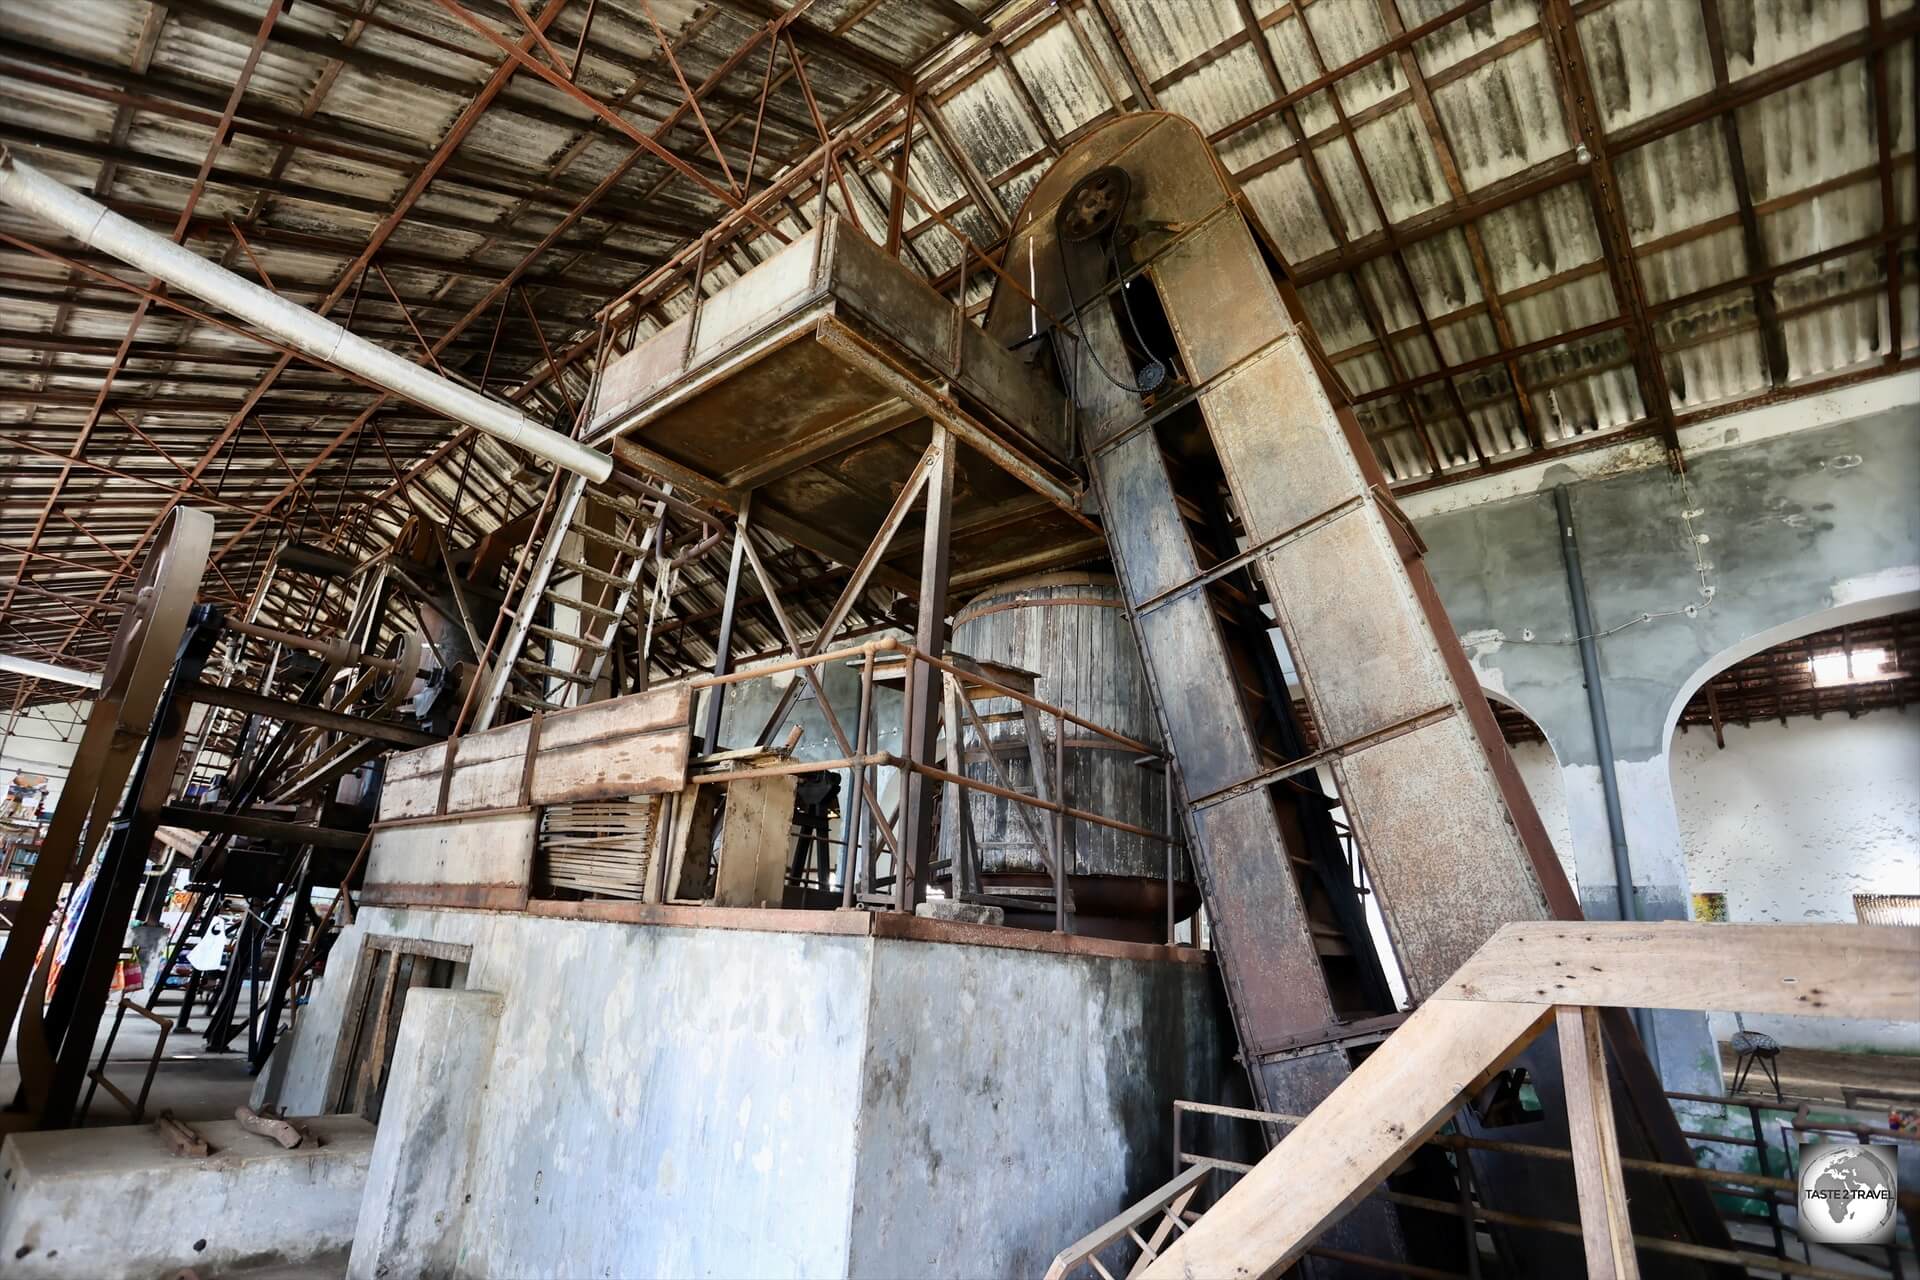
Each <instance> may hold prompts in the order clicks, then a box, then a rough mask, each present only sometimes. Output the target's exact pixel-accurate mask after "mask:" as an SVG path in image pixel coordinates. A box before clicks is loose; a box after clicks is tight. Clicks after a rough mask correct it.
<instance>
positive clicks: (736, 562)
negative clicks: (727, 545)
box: [700, 493, 753, 754]
mask: <svg viewBox="0 0 1920 1280" xmlns="http://www.w3.org/2000/svg"><path fill="white" fill-rule="evenodd" d="M752 507H753V494H752V493H748V494H747V496H746V497H744V498H742V499H741V500H740V515H739V518H738V519H736V520H735V521H734V522H733V562H732V563H731V564H729V565H728V566H727V595H726V599H725V600H724V601H722V602H721V605H720V631H719V634H718V635H717V636H716V637H715V638H714V642H713V674H714V675H716V676H723V675H725V674H727V672H728V671H729V670H730V669H731V668H732V658H731V651H732V649H733V614H734V607H735V606H736V605H737V604H738V603H739V600H740V565H741V562H742V561H743V560H744V559H745V558H746V554H747V519H748V514H749V512H750V511H751V510H752ZM726 701H727V686H726V685H723V684H717V685H714V686H713V687H712V688H711V689H709V690H707V719H706V728H705V729H704V731H703V732H702V735H701V739H700V741H701V748H700V749H701V750H702V751H705V752H707V753H708V754H712V753H713V752H715V751H718V750H719V749H720V713H721V710H722V709H723V708H724V707H725V706H726Z"/></svg>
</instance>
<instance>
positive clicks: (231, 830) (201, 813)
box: [158, 804, 367, 849]
mask: <svg viewBox="0 0 1920 1280" xmlns="http://www.w3.org/2000/svg"><path fill="white" fill-rule="evenodd" d="M158 821H159V823H160V825H161V826H163V827H180V828H182V829H183V830H186V831H213V832H219V833H222V834H225V835H235V836H250V837H252V838H254V839H256V840H268V841H272V842H274V843H276V844H292V845H300V844H310V845H314V846H316V847H318V848H322V849H358V848H359V847H360V844H361V842H362V841H363V840H365V839H366V838H367V833H366V832H364V831H341V830H339V829H337V828H334V827H316V826H312V825H310V824H308V823H305V822H282V821H280V820H279V819H277V818H261V817H256V816H254V815H253V814H247V813H222V812H220V811H219V810H216V809H196V808H194V807H192V806H191V805H179V804H170V805H166V806H164V807H163V808H162V809H161V810H160V816H159V819H158Z"/></svg>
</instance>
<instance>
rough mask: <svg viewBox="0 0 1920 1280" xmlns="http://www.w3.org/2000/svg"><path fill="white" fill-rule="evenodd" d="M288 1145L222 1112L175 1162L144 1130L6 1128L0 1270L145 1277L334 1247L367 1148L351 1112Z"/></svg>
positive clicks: (28, 1276)
mask: <svg viewBox="0 0 1920 1280" xmlns="http://www.w3.org/2000/svg"><path fill="white" fill-rule="evenodd" d="M308 1123H309V1124H311V1125H312V1127H313V1128H314V1130H315V1131H316V1132H317V1133H318V1134H319V1135H320V1137H321V1140H322V1142H323V1144H324V1145H322V1146H320V1147H318V1148H313V1147H309V1146H307V1145H306V1144H303V1145H302V1146H301V1147H299V1148H296V1149H295V1150H292V1151H288V1150H285V1149H283V1148H282V1147H280V1146H278V1145H277V1144H275V1143H273V1142H270V1141H268V1140H267V1139H265V1138H261V1137H257V1136H255V1135H253V1134H250V1133H248V1132H246V1131H245V1130H243V1129H242V1128H241V1127H240V1126H239V1124H238V1123H237V1122H235V1121H232V1120H220V1121H208V1122H204V1123H200V1124H196V1125H195V1126H194V1127H195V1128H196V1129H198V1130H199V1131H200V1133H202V1134H203V1135H205V1137H206V1139H207V1141H208V1142H209V1143H210V1144H211V1145H212V1147H213V1154H212V1155H210V1156H208V1157H207V1158H205V1159H192V1158H189V1157H183V1156H176V1155H174V1154H173V1152H172V1151H170V1150H168V1148H167V1145H166V1143H165V1141H164V1140H162V1139H161V1137H160V1135H159V1133H158V1131H157V1130H156V1129H155V1128H154V1127H153V1126H152V1125H138V1126H135V1125H128V1126H123V1127H120V1128H113V1129H59V1130H52V1131H49V1132H46V1133H16V1134H10V1135H8V1137H7V1140H6V1143H5V1145H4V1146H0V1170H4V1173H0V1268H4V1272H5V1274H6V1275H7V1276H8V1277H9V1280H12V1278H14V1277H19V1278H20V1280H41V1278H42V1277H45V1278H46V1280H70V1278H71V1277H77V1276H86V1277H90V1278H91V1280H119V1278H120V1277H125V1278H126V1280H152V1277H154V1276H159V1275H170V1274H172V1273H173V1272H175V1271H177V1270H179V1269H180V1268H182V1267H193V1268H194V1269H195V1270H197V1271H199V1272H200V1273H201V1274H203V1275H207V1274H215V1273H218V1272H221V1271H226V1270H228V1269H230V1268H234V1267H241V1266H250V1265H257V1264H263V1263H272V1262H285V1263H299V1262H305V1261H307V1260H309V1259H312V1258H315V1257H318V1256H320V1255H323V1254H328V1253H332V1252H336V1251H339V1250H342V1249H345V1248H346V1247H347V1244H348V1242H349V1241H351V1240H352V1238H353V1229H354V1221H355V1219H356V1218H357V1217H358V1215H359V1211H360V1194H361V1190H362V1188H363V1186H364V1185H365V1183H366V1178H367V1165H368V1161H369V1159H370V1158H371V1156H372V1154H373V1126H372V1125H370V1124H368V1123H367V1122H366V1121H364V1120H362V1119H360V1118H358V1117H357V1116H321V1117H318V1118H316V1119H313V1120H311V1121H309V1122H308Z"/></svg>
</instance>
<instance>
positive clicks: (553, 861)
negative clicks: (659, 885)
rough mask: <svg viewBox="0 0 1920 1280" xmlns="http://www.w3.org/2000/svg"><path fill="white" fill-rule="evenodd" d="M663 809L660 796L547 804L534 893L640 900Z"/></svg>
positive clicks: (536, 862)
mask: <svg viewBox="0 0 1920 1280" xmlns="http://www.w3.org/2000/svg"><path fill="white" fill-rule="evenodd" d="M662 804H663V799H662V797H660V796H632V797H629V798H626V799H620V800H591V801H582V802H579V803H576V804H556V805H548V806H547V807H546V808H545V809H543V810H542V811H541V814H540V842H539V845H538V848H537V852H536V856H535V860H534V875H535V880H536V883H537V885H538V889H539V891H548V892H550V891H552V890H555V889H573V890H577V891H579V892H581V893H588V894H593V895H595V896H599V897H609V898H634V899H638V898H643V897H645V896H646V884H647V871H648V868H649V867H650V866H651V865H652V863H653V848H654V834H655V831H656V830H657V829H658V827H659V820H660V809H661V805H662Z"/></svg>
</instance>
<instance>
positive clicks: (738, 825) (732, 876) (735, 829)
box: [713, 774, 794, 907]
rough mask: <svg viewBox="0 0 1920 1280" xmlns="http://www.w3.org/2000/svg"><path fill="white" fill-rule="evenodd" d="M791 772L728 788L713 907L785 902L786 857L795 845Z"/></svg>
mask: <svg viewBox="0 0 1920 1280" xmlns="http://www.w3.org/2000/svg"><path fill="white" fill-rule="evenodd" d="M793 792H794V779H793V776H792V775H791V774H778V775H775V776H773V777H769V778H750V779H748V780H747V781H745V782H736V783H733V784H731V785H729V786H728V787H727V808H726V813H725V815H724V816H723V818H722V821H721V826H720V839H719V848H718V849H716V850H715V853H716V855H717V857H718V860H719V866H718V867H717V868H716V870H715V872H714V880H713V905H714V906H716V907H765V906H774V907H777V906H779V905H780V900H781V897H782V895H783V893H784V891H785V887H786V879H787V855H788V854H789V853H790V852H791V851H792V848H793Z"/></svg>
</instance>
